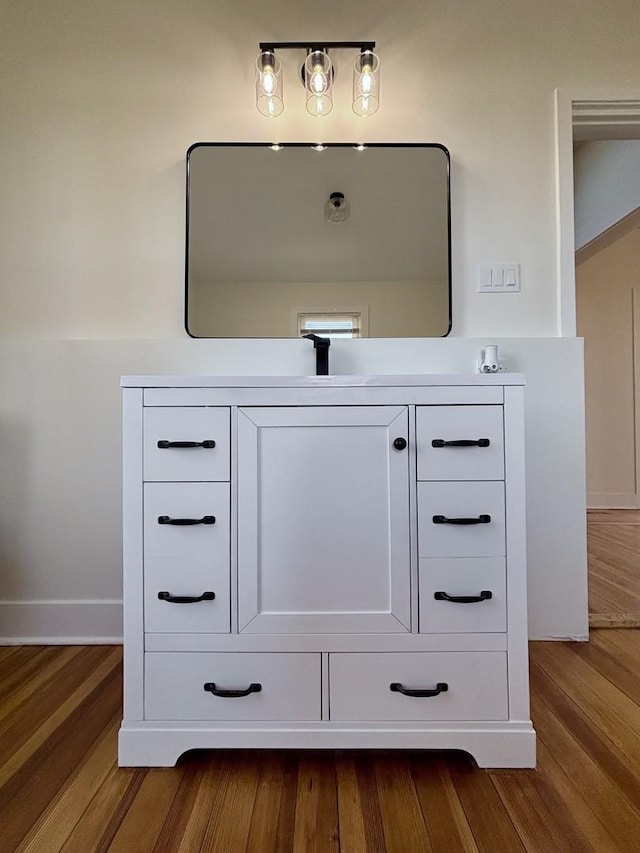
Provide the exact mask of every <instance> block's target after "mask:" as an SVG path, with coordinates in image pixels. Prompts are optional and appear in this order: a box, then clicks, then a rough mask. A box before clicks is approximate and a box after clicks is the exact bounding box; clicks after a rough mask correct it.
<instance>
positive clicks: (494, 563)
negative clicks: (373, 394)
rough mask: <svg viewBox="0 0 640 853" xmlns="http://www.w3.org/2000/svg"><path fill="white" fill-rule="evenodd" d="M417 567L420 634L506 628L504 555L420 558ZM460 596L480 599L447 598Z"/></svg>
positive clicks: (500, 629) (493, 630) (457, 632)
mask: <svg viewBox="0 0 640 853" xmlns="http://www.w3.org/2000/svg"><path fill="white" fill-rule="evenodd" d="M419 566H420V577H419V585H420V631H421V632H422V633H430V634H433V633H438V634H441V633H442V634H451V633H456V634H459V633H466V632H470V631H471V632H485V631H491V632H495V631H500V632H502V631H506V630H507V601H506V597H507V596H506V592H507V590H506V570H505V559H504V557H476V558H474V557H448V558H441V559H438V558H434V559H425V560H420V563H419ZM443 593H444V595H443ZM487 593H490V594H491V596H490V597H489V596H488V595H487ZM436 596H437V597H436ZM447 597H448V598H447ZM460 597H463V598H481V599H482V600H481V601H451V600H448V599H449V598H460Z"/></svg>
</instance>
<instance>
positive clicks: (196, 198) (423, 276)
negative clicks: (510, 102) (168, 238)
mask: <svg viewBox="0 0 640 853" xmlns="http://www.w3.org/2000/svg"><path fill="white" fill-rule="evenodd" d="M450 255H451V251H450V210H449V155H448V152H447V151H446V149H445V148H443V147H442V146H441V145H436V144H429V145H412V144H407V145H386V144H371V145H359V146H354V145H351V144H348V145H347V144H340V145H328V146H311V145H309V144H300V143H296V144H291V145H283V146H281V147H279V146H268V145H264V144H253V143H249V144H240V145H231V144H217V143H197V144H196V145H193V146H192V147H191V148H190V149H189V152H188V155H187V263H186V300H185V305H186V309H185V311H186V317H185V323H186V329H187V332H188V333H189V334H190V335H192V336H194V337H240V338H245V337H265V338H281V337H282V338H286V337H299V336H300V335H302V334H305V333H307V332H310V331H312V332H316V333H318V334H325V335H327V334H328V335H330V336H332V337H440V336H443V335H446V334H448V332H449V330H450V325H451V266H450Z"/></svg>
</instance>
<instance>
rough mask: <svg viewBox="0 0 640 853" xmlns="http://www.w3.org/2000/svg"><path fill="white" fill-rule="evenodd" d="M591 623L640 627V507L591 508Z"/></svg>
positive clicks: (589, 560)
mask: <svg viewBox="0 0 640 853" xmlns="http://www.w3.org/2000/svg"><path fill="white" fill-rule="evenodd" d="M587 554H588V563H589V624H590V625H591V626H592V627H594V628H607V627H629V628H640V510H637V509H606V510H589V511H588V512H587Z"/></svg>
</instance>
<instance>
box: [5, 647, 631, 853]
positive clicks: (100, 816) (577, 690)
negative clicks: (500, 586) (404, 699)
mask: <svg viewBox="0 0 640 853" xmlns="http://www.w3.org/2000/svg"><path fill="white" fill-rule="evenodd" d="M591 636H592V641H591V643H589V644H582V643H532V644H531V685H532V713H533V720H534V723H535V725H536V728H537V731H538V753H539V763H538V769H537V770H535V771H532V770H517V771H516V770H510V771H507V770H494V771H485V770H479V769H478V768H477V767H476V766H475V764H474V762H473V761H472V760H471V759H469V758H468V757H467V756H465V755H463V754H459V753H445V752H442V753H437V752H436V753H433V752H425V753H418V752H410V753H409V752H396V753H391V752H349V751H344V752H337V753H336V752H332V751H322V752H315V751H311V750H309V751H291V752H289V751H249V752H243V751H239V750H233V751H229V752H217V753H215V752H209V753H208V752H194V753H191V754H190V755H188V756H184V757H183V758H182V759H181V760H180V762H179V763H178V766H177V767H175V768H168V769H153V770H135V769H119V768H117V767H116V763H115V762H116V737H117V729H118V725H119V722H120V713H121V649H120V648H113V647H104V646H96V647H32V646H25V647H9V648H0V696H1V697H2V698H1V699H0V851H2V853H12V851H31V853H57V851H64V853H94V851H101V853H102V851H111V853H200V851H214V853H236V851H243V852H244V851H252V853H270V851H278V853H279V852H280V851H283V853H284V851H293V853H306V851H335V853H338V851H341V853H377V851H381V853H382V851H392V853H395V852H396V851H398V853H421V851H436V853H440V851H442V853H456V851H481V852H482V853H502V851H505V853H515V852H516V851H539V853H553V851H558V853H576V851H597V853H606V851H625V853H632V851H640V631H637V630H631V631H617V630H607V631H598V630H596V631H593V632H592V635H591Z"/></svg>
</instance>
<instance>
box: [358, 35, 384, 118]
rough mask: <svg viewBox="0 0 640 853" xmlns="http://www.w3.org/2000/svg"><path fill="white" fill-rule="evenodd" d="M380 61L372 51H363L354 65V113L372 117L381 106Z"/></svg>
mask: <svg viewBox="0 0 640 853" xmlns="http://www.w3.org/2000/svg"><path fill="white" fill-rule="evenodd" d="M379 68H380V60H379V59H378V57H377V56H376V54H375V53H374V52H373V51H372V50H363V51H361V52H360V53H359V54H358V56H357V57H356V61H355V63H354V65H353V111H354V113H355V114H356V115H358V116H370V115H373V113H375V112H377V110H378V107H379V106H380V75H379V73H378V72H379Z"/></svg>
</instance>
